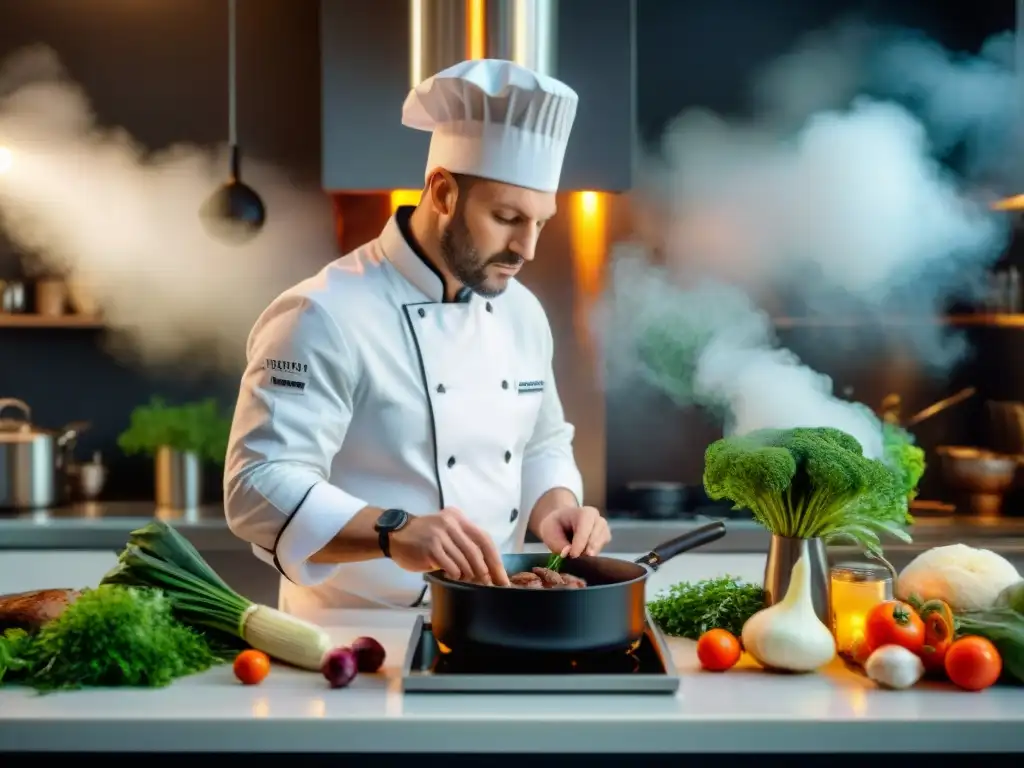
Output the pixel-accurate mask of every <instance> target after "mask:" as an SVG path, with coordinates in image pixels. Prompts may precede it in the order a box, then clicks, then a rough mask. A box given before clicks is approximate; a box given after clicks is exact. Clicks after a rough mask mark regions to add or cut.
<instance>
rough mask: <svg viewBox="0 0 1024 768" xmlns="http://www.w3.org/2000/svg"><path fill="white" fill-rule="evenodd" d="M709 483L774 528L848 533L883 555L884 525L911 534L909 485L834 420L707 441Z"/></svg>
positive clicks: (718, 495)
mask: <svg viewBox="0 0 1024 768" xmlns="http://www.w3.org/2000/svg"><path fill="white" fill-rule="evenodd" d="M704 489H705V490H706V491H707V494H708V496H709V497H711V499H713V500H715V501H718V500H721V499H728V500H729V501H732V502H733V503H734V504H735V505H736V508H737V509H747V510H750V512H751V513H752V514H753V516H754V519H755V520H757V521H758V522H759V523H760V524H761V525H763V526H764V527H765V528H767V529H768V532H769V533H771V534H772V535H774V536H784V537H787V538H797V539H814V538H820V539H824V540H825V541H826V542H833V541H838V540H843V539H846V540H849V541H852V542H853V543H855V544H857V545H858V546H860V547H861V548H862V549H864V550H867V551H868V552H870V553H872V554H875V555H881V553H882V547H881V542H880V540H879V534H880V533H888V534H890V535H892V536H894V537H895V538H898V539H900V540H902V541H906V542H909V541H910V540H911V539H910V535H909V534H908V533H907V532H906V530H905V527H906V525H907V524H908V523H909V522H911V521H912V519H911V517H910V514H909V512H908V501H907V492H906V485H905V482H904V480H903V479H902V477H901V476H900V475H899V474H898V473H897V472H895V471H893V470H892V469H890V468H889V466H888V465H887V464H886V463H884V462H882V461H878V460H876V459H870V458H868V457H866V456H865V455H864V452H863V449H862V448H861V445H860V443H859V442H858V441H857V440H856V439H855V438H854V437H852V436H851V435H848V434H846V433H845V432H843V431H841V430H838V429H833V428H831V427H813V428H811V427H807V428H803V427H802V428H797V429H784V430H776V429H764V430H756V431H754V432H751V433H749V434H746V435H742V436H735V437H726V438H723V439H721V440H717V441H715V442H714V443H712V444H711V445H710V446H708V449H707V451H706V453H705V458H704Z"/></svg>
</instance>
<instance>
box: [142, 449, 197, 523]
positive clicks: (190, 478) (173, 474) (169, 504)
mask: <svg viewBox="0 0 1024 768" xmlns="http://www.w3.org/2000/svg"><path fill="white" fill-rule="evenodd" d="M154 469H155V471H156V505H157V507H159V508H160V509H173V510H179V511H191V510H195V509H198V508H199V505H200V504H201V503H202V490H203V465H202V462H201V461H200V459H199V456H198V455H197V454H195V453H190V452H186V451H176V450H174V449H173V448H166V447H165V448H158V449H157V452H156V456H155V457H154Z"/></svg>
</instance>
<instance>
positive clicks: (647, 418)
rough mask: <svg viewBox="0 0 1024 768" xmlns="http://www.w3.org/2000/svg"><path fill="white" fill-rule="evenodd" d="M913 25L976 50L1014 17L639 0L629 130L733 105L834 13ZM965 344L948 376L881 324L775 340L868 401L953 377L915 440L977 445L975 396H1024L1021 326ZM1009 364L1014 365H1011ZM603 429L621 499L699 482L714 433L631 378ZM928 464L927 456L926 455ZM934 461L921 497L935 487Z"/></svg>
mask: <svg viewBox="0 0 1024 768" xmlns="http://www.w3.org/2000/svg"><path fill="white" fill-rule="evenodd" d="M851 16H856V17H860V18H863V19H867V20H870V21H875V22H880V23H892V24H898V25H906V26H910V27H915V28H918V29H921V30H924V31H925V32H927V33H928V34H930V35H931V36H932V37H934V38H936V39H938V40H939V41H940V42H942V43H943V44H944V45H946V46H948V47H951V48H954V49H962V50H972V51H976V50H977V48H978V47H979V45H980V44H981V43H982V42H983V41H984V40H985V39H986V38H988V37H989V36H990V35H992V34H994V33H997V32H1001V31H1004V30H1007V29H1013V27H1014V24H1015V14H1014V2H1013V0H986V1H984V2H970V0H953V1H952V2H950V3H932V2H924V1H923V0H902V1H901V2H895V3H894V2H887V1H886V0H787V2H784V3H752V2H747V0H718V1H717V2H713V3H711V2H704V3H694V2H673V0H640V3H639V15H638V39H639V43H638V71H639V78H638V93H637V101H638V113H639V120H640V132H641V135H642V136H643V137H644V139H645V140H646V141H647V142H648V143H649V144H650V145H651V147H652V148H653V147H654V145H655V143H656V140H657V138H658V137H659V135H660V133H661V132H662V130H663V129H664V127H665V125H666V123H667V122H668V121H670V120H671V119H672V118H673V117H675V116H676V115H677V114H679V113H680V112H681V111H683V110H684V109H686V108H688V107H696V106H704V107H708V108H711V109H713V110H715V111H717V112H720V113H723V114H726V115H742V114H743V113H744V111H745V110H746V109H747V108H748V106H749V101H748V97H749V93H750V85H751V80H752V77H753V75H754V74H755V73H756V72H757V71H758V69H759V68H760V67H762V66H763V65H765V64H767V63H768V62H771V61H772V60H773V59H775V58H777V57H778V56H779V55H780V54H783V53H785V52H786V51H787V50H789V49H790V48H791V47H792V46H793V44H794V43H795V42H796V41H797V39H798V38H800V37H801V36H803V35H804V34H805V33H807V32H808V31H811V30H815V29H819V28H823V27H826V26H828V25H829V24H831V23H833V22H835V21H837V20H839V19H840V18H843V17H851ZM969 337H970V340H971V346H972V348H973V352H972V355H971V356H970V357H969V358H968V359H966V360H965V361H964V362H963V363H962V364H961V365H959V366H958V367H957V368H956V369H955V370H953V371H952V372H950V373H949V374H948V375H933V374H930V373H929V372H928V371H925V370H922V369H921V368H920V367H919V366H917V365H916V364H914V363H913V362H912V356H910V355H908V354H907V352H906V351H905V350H903V349H901V347H900V345H899V344H898V343H897V342H896V341H894V340H893V339H892V338H887V335H886V334H885V333H884V332H883V333H881V334H879V333H872V334H870V335H869V334H867V333H865V332H864V331H863V330H859V329H855V328H854V329H851V328H827V327H820V328H812V329H799V330H784V331H781V332H780V340H781V342H782V343H783V344H784V345H786V346H789V347H790V348H791V349H793V350H794V351H796V352H797V353H798V354H799V355H800V356H801V358H802V359H803V360H804V361H805V362H806V363H807V364H809V365H811V366H813V367H814V368H816V369H818V370H821V371H823V372H825V373H827V374H829V375H831V376H832V377H833V379H834V380H835V385H836V391H838V392H840V393H844V394H845V395H846V396H849V397H853V398H855V399H858V400H861V401H863V402H865V403H868V404H869V405H871V406H872V407H875V408H877V407H878V406H879V405H880V403H881V399H882V397H883V396H885V395H886V394H888V393H890V392H896V393H899V394H900V395H901V396H902V397H903V401H904V412H905V415H910V414H912V413H915V412H916V411H918V410H920V409H922V408H924V407H926V406H927V405H929V404H931V403H932V402H934V401H936V400H939V399H941V398H943V397H945V396H947V395H949V394H951V393H953V392H955V391H957V390H958V389H959V388H960V387H963V386H968V385H974V386H977V387H978V390H979V392H978V395H977V396H975V398H973V399H972V400H970V401H967V402H966V403H963V404H962V405H960V406H957V407H956V408H954V409H951V410H950V411H947V412H946V413H944V414H941V415H938V416H936V417H934V418H933V419H931V420H929V421H926V422H923V423H922V424H921V425H920V427H918V428H917V429H916V430H915V432H916V434H917V437H918V439H919V441H920V442H921V444H922V445H924V446H925V447H926V448H927V449H931V448H933V447H934V446H936V445H940V444H949V443H955V444H956V443H959V444H967V445H978V444H981V445H984V444H985V442H986V440H987V439H988V438H989V432H988V430H987V421H986V418H985V417H986V413H985V406H984V401H985V400H986V399H988V398H993V399H998V398H1003V399H1011V400H1024V355H1022V354H1021V352H1019V351H1018V350H1021V349H1024V344H1022V343H1021V340H1022V339H1024V330H1014V329H972V330H971V331H970V332H969ZM1016 371H1020V372H1021V373H1016ZM607 409H608V413H607V423H606V439H607V446H608V448H607V451H608V469H607V472H608V474H607V489H608V497H609V498H608V503H609V506H611V507H615V506H620V505H625V504H627V503H628V501H626V500H625V497H624V494H623V490H624V487H625V486H626V484H627V483H629V482H631V481H671V482H683V483H687V484H697V485H699V484H700V480H701V473H702V468H703V452H704V448H705V447H706V445H707V444H708V442H709V441H711V440H714V439H716V438H718V437H720V436H721V426H720V424H719V423H718V422H717V421H715V420H713V419H711V418H710V417H708V415H707V414H705V413H703V412H701V411H699V410H698V409H695V408H691V409H681V408H678V407H677V406H675V405H673V404H672V403H671V402H669V401H668V400H667V399H666V398H664V397H662V396H660V395H659V394H658V393H655V392H650V391H645V390H644V389H643V388H642V387H638V388H636V389H634V390H632V391H631V392H630V393H629V395H628V397H615V398H609V399H608V402H607ZM933 466H934V462H933ZM945 494H946V489H945V488H944V487H943V485H942V482H941V475H940V473H939V471H938V470H937V469H935V468H933V469H931V470H929V472H928V473H927V474H926V476H925V479H924V481H923V483H922V496H923V497H926V498H928V497H930V498H937V497H943V496H944V495H945Z"/></svg>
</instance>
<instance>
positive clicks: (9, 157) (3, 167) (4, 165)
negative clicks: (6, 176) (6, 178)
mask: <svg viewBox="0 0 1024 768" xmlns="http://www.w3.org/2000/svg"><path fill="white" fill-rule="evenodd" d="M12 165H14V153H13V152H11V150H9V149H8V148H7V147H0V173H7V172H8V171H9V170H11V166H12Z"/></svg>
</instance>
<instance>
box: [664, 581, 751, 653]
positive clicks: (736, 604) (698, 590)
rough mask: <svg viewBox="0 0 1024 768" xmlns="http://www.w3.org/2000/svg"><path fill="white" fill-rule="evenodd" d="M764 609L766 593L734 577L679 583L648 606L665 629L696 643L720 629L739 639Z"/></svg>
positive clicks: (669, 632) (671, 633)
mask: <svg viewBox="0 0 1024 768" xmlns="http://www.w3.org/2000/svg"><path fill="white" fill-rule="evenodd" d="M762 608H764V590H763V589H762V588H761V587H760V586H758V585H756V584H747V583H745V582H742V581H739V580H737V579H735V578H733V577H731V576H722V577H720V578H717V579H705V580H704V581H698V582H695V583H690V582H683V583H680V584H676V585H675V586H673V587H670V588H669V589H668V591H667V592H666V593H665V594H663V595H660V596H659V597H657V598H655V599H654V600H652V601H651V602H650V603H648V605H647V610H648V611H649V612H650V614H651V618H652V619H654V621H655V622H656V623H657V624H658V626H659V627H661V629H662V630H664V631H665V632H666V633H668V634H670V635H675V636H677V637H688V638H690V639H692V640H696V639H697V638H699V637H700V636H701V635H703V634H704V633H705V632H707V631H708V630H709V629H716V628H719V629H725V630H728V631H729V632H732V633H733V634H734V635H736V637H739V636H740V633H741V632H742V630H743V624H744V623H745V622H746V621H747V619H749V618H750V617H751V616H753V615H754V614H755V613H757V612H758V611H759V610H761V609H762Z"/></svg>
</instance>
